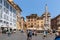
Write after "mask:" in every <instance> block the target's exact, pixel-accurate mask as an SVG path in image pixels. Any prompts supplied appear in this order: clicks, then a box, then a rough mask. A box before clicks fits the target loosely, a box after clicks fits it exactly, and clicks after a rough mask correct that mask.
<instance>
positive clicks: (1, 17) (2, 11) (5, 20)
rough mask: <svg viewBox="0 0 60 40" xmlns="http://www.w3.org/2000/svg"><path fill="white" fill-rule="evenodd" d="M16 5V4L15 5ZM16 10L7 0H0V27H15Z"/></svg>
mask: <svg viewBox="0 0 60 40" xmlns="http://www.w3.org/2000/svg"><path fill="white" fill-rule="evenodd" d="M15 6H17V5H15ZM16 14H17V10H16V9H15V8H14V7H13V5H11V4H10V3H9V2H8V1H7V0H0V28H1V27H3V28H12V29H16V28H17V26H16V21H17V17H16Z"/></svg>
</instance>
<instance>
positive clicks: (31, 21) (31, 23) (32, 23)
mask: <svg viewBox="0 0 60 40" xmlns="http://www.w3.org/2000/svg"><path fill="white" fill-rule="evenodd" d="M36 20H37V14H31V15H30V16H26V24H27V29H34V28H36Z"/></svg>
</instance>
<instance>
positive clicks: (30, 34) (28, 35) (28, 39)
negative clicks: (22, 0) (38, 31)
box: [27, 31, 32, 40]
mask: <svg viewBox="0 0 60 40" xmlns="http://www.w3.org/2000/svg"><path fill="white" fill-rule="evenodd" d="M31 39H32V31H29V32H28V33H27V40H31Z"/></svg>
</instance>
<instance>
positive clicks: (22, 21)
mask: <svg viewBox="0 0 60 40" xmlns="http://www.w3.org/2000/svg"><path fill="white" fill-rule="evenodd" d="M24 28H25V20H24V17H21V23H20V30H24Z"/></svg>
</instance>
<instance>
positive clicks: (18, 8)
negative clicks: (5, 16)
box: [7, 0, 22, 11]
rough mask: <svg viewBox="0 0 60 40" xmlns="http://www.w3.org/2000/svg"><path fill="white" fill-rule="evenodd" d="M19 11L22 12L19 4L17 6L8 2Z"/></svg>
mask: <svg viewBox="0 0 60 40" xmlns="http://www.w3.org/2000/svg"><path fill="white" fill-rule="evenodd" d="M7 1H8V2H9V3H10V4H11V5H12V6H13V7H14V8H15V9H16V10H17V11H22V10H21V8H20V7H19V6H18V5H17V4H15V3H14V2H13V1H12V2H10V1H9V0H7Z"/></svg>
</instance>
